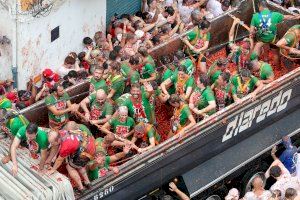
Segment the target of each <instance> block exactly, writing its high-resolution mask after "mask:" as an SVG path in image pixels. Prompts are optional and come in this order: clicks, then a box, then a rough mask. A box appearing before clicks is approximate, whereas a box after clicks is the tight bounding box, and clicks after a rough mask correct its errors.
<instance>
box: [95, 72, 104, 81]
mask: <svg viewBox="0 0 300 200" xmlns="http://www.w3.org/2000/svg"><path fill="white" fill-rule="evenodd" d="M102 76H103V70H95V71H94V79H96V80H97V81H99V80H100V79H101V78H102Z"/></svg>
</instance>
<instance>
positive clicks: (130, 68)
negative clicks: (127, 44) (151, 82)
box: [121, 57, 140, 91]
mask: <svg viewBox="0 0 300 200" xmlns="http://www.w3.org/2000/svg"><path fill="white" fill-rule="evenodd" d="M135 65H136V63H135V60H134V59H132V57H130V59H129V62H127V61H124V62H122V63H121V73H122V75H123V76H124V78H126V88H127V87H128V88H130V86H131V84H134V83H139V82H140V74H139V72H137V71H136V70H135V69H136V67H135ZM126 91H128V90H126Z"/></svg>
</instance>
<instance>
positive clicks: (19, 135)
mask: <svg viewBox="0 0 300 200" xmlns="http://www.w3.org/2000/svg"><path fill="white" fill-rule="evenodd" d="M16 137H17V138H19V139H20V140H21V141H24V140H26V126H22V127H21V128H20V129H19V131H18V132H17V135H16Z"/></svg>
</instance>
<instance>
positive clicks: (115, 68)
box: [110, 62, 121, 74]
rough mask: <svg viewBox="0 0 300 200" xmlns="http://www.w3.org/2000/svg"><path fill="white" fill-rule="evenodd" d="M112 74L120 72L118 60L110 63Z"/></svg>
mask: <svg viewBox="0 0 300 200" xmlns="http://www.w3.org/2000/svg"><path fill="white" fill-rule="evenodd" d="M110 66H111V72H112V74H117V73H120V70H121V64H120V63H119V62H113V63H111V64H110Z"/></svg>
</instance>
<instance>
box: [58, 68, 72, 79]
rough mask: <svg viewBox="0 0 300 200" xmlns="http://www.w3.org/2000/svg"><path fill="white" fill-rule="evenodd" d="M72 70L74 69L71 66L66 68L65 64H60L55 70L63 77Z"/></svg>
mask: <svg viewBox="0 0 300 200" xmlns="http://www.w3.org/2000/svg"><path fill="white" fill-rule="evenodd" d="M72 70H74V69H73V68H70V69H69V68H66V67H65V66H61V67H59V68H58V71H57V72H58V75H59V76H60V77H62V78H63V77H64V76H65V75H67V74H68V73H69V72H70V71H72Z"/></svg>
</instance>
